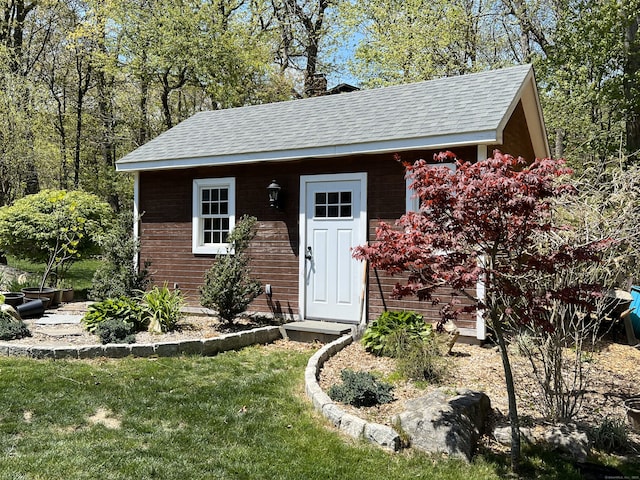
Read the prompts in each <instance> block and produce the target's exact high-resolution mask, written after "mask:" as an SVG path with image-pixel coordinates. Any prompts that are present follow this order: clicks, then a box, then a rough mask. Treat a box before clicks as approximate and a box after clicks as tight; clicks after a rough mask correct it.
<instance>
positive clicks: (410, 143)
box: [116, 130, 502, 172]
mask: <svg viewBox="0 0 640 480" xmlns="http://www.w3.org/2000/svg"><path fill="white" fill-rule="evenodd" d="M501 138H502V132H501V131H498V130H485V131H480V132H467V133H461V134H449V135H438V136H433V137H422V138H407V139H394V140H384V141H378V142H369V143H360V144H346V145H331V146H325V147H311V148H301V149H292V150H277V151H270V152H251V153H242V154H231V155H214V156H206V157H193V158H166V159H159V160H140V161H126V157H125V159H123V160H124V161H122V160H120V161H119V162H117V163H116V170H117V171H119V172H138V171H151V170H169V169H184V168H196V167H213V166H222V165H240V164H246V163H259V162H276V161H293V160H300V159H302V158H327V157H344V156H348V155H364V154H379V153H389V152H403V151H407V150H421V149H424V150H433V149H438V148H452V147H459V146H465V145H481V144H485V145H491V144H495V143H497V142H499V141H500V140H501Z"/></svg>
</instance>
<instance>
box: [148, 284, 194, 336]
mask: <svg viewBox="0 0 640 480" xmlns="http://www.w3.org/2000/svg"><path fill="white" fill-rule="evenodd" d="M142 301H143V302H144V307H145V311H146V314H145V315H146V317H147V320H148V322H149V331H150V332H153V333H162V332H169V331H171V330H173V329H175V328H176V325H177V324H178V322H179V321H180V320H181V319H182V318H183V317H184V313H183V312H182V306H183V305H184V300H183V299H182V295H180V292H179V291H171V290H169V288H168V287H167V285H166V284H165V285H164V286H163V287H162V288H158V286H155V287H153V289H151V290H149V291H148V292H146V293H145V294H144V296H143V297H142Z"/></svg>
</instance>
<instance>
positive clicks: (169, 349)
mask: <svg viewBox="0 0 640 480" xmlns="http://www.w3.org/2000/svg"><path fill="white" fill-rule="evenodd" d="M279 338H282V334H281V333H280V329H279V327H277V326H270V327H260V328H255V329H253V330H246V331H243V332H236V333H227V334H225V335H221V336H219V337H212V338H204V339H201V340H198V339H195V340H182V341H177V342H158V343H130V344H120V343H109V344H106V345H78V346H64V347H46V346H37V345H15V344H13V345H12V344H11V343H8V342H0V356H5V357H7V356H8V357H28V358H39V359H55V360H58V359H88V358H98V357H107V358H124V357H128V356H133V357H152V356H156V357H174V356H178V355H203V356H212V355H216V354H217V353H222V352H225V351H227V350H237V349H240V348H243V347H248V346H249V345H253V344H256V343H260V344H265V343H271V342H274V341H276V340H278V339H279Z"/></svg>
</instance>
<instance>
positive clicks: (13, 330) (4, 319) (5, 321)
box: [0, 311, 31, 340]
mask: <svg viewBox="0 0 640 480" xmlns="http://www.w3.org/2000/svg"><path fill="white" fill-rule="evenodd" d="M30 336H31V332H30V331H29V327H27V325H26V324H25V323H24V322H23V321H22V320H18V319H17V318H15V317H13V316H12V315H11V314H9V313H8V312H5V311H0V340H17V339H19V338H24V337H30Z"/></svg>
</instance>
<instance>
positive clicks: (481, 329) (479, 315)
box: [476, 145, 488, 340]
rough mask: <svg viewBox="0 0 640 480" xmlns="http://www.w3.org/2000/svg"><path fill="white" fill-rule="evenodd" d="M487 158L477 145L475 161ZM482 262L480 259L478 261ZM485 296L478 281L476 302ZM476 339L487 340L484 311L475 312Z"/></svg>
mask: <svg viewBox="0 0 640 480" xmlns="http://www.w3.org/2000/svg"><path fill="white" fill-rule="evenodd" d="M487 158H488V156H487V146H486V145H478V153H477V157H476V160H477V161H478V162H481V161H483V160H486V159H487ZM480 261H482V259H481V260H480ZM485 295H486V290H485V285H484V280H483V279H482V278H479V279H478V283H476V298H477V299H478V300H484V299H485ZM476 338H477V339H478V340H484V339H486V338H487V326H486V324H485V322H484V310H480V309H478V311H477V312H476Z"/></svg>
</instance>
